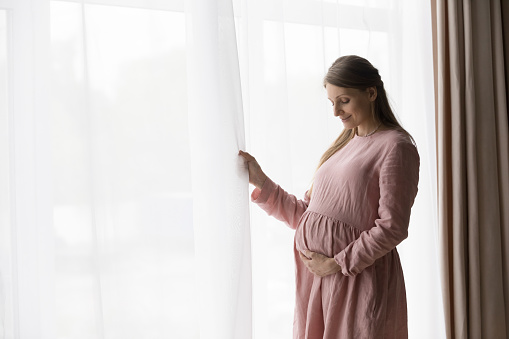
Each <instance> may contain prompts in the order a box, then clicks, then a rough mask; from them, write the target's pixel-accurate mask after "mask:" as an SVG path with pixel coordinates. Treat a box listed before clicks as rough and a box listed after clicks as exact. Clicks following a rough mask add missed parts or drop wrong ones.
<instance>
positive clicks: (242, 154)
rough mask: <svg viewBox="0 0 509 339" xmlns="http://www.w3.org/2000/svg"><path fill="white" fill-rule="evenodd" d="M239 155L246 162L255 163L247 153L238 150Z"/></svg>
mask: <svg viewBox="0 0 509 339" xmlns="http://www.w3.org/2000/svg"><path fill="white" fill-rule="evenodd" d="M239 155H241V156H242V157H243V158H244V159H246V160H247V161H248V162H249V161H253V160H254V161H256V159H255V158H254V157H253V156H252V155H251V154H249V153H248V152H244V151H242V150H239Z"/></svg>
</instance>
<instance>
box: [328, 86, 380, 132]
mask: <svg viewBox="0 0 509 339" xmlns="http://www.w3.org/2000/svg"><path fill="white" fill-rule="evenodd" d="M325 89H326V90H327V97H328V98H329V100H330V101H331V102H332V106H333V111H334V116H337V117H339V118H340V119H341V121H342V122H343V126H344V127H345V128H347V129H351V128H354V127H358V132H359V135H365V134H367V133H369V132H370V131H371V130H372V129H373V128H374V127H376V126H375V124H376V122H375V121H374V119H373V115H372V113H371V109H372V108H371V107H372V103H373V101H374V100H375V99H376V87H369V88H368V89H366V90H364V91H362V90H359V89H355V88H347V87H338V86H334V85H331V84H327V85H326V86H325Z"/></svg>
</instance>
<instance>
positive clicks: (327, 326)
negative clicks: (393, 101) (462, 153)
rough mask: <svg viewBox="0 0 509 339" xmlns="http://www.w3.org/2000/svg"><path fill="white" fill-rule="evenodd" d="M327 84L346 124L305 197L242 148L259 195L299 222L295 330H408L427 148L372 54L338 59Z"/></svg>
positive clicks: (377, 337) (345, 333)
mask: <svg viewBox="0 0 509 339" xmlns="http://www.w3.org/2000/svg"><path fill="white" fill-rule="evenodd" d="M324 86H325V89H326V91H327V96H328V98H329V100H330V101H331V102H332V105H333V111H334V115H335V116H336V117H338V118H340V119H341V122H342V123H343V126H344V129H343V131H342V132H341V134H340V135H339V137H338V138H337V139H336V141H335V142H334V143H333V144H332V145H331V147H330V148H329V149H328V150H327V151H326V152H325V153H324V154H323V156H322V158H321V160H320V163H319V166H318V169H317V171H316V173H315V177H314V181H313V184H312V186H311V188H310V189H309V190H308V191H307V192H306V193H305V194H304V198H303V199H302V200H300V199H297V198H296V197H295V196H293V195H291V194H289V193H287V192H285V191H284V190H283V189H282V188H281V187H280V186H278V185H277V184H276V183H274V182H273V181H272V180H271V179H270V178H268V177H267V176H266V175H265V173H264V172H263V171H262V169H261V168H260V165H259V164H258V163H257V161H256V159H255V158H254V157H253V156H251V155H250V154H249V153H247V152H243V151H240V152H239V154H240V155H241V156H243V157H244V159H245V161H246V162H247V166H248V170H249V182H250V183H251V184H253V185H254V186H255V187H256V188H255V189H254V191H253V192H252V195H251V199H252V201H253V202H255V203H256V204H258V206H260V207H261V208H262V209H263V210H265V211H266V212H267V213H268V214H269V215H272V216H274V217H276V218H277V219H279V220H281V221H284V222H286V223H287V224H288V225H289V226H290V227H291V228H293V229H295V230H296V232H295V249H294V250H295V263H296V306H295V320H294V329H293V332H294V338H298V339H301V338H302V339H319V338H324V339H339V338H341V339H350V338H360V339H368V338H373V339H383V338H386V339H399V338H407V337H408V329H407V308H406V295H405V283H404V279H403V272H402V268H401V262H400V259H399V255H398V252H397V250H396V245H398V244H399V243H400V242H401V241H402V240H403V239H405V238H406V237H407V234H408V223H409V219H410V210H411V207H412V205H413V202H414V198H415V196H416V194H417V183H418V180H419V155H418V153H417V149H416V147H415V143H414V141H413V139H412V137H411V136H410V135H409V134H408V132H406V131H405V130H404V129H403V128H402V127H401V126H400V124H399V123H398V121H397V120H396V118H395V116H394V114H393V112H392V110H391V108H390V105H389V103H388V100H387V95H386V93H385V89H384V85H383V82H382V79H381V78H380V75H379V74H378V70H377V69H376V68H375V67H373V65H371V63H369V61H367V60H366V59H363V58H361V57H358V56H353V55H351V56H343V57H341V58H339V59H337V60H336V61H335V62H334V63H333V64H332V66H331V67H330V68H329V70H328V72H327V74H326V76H325V79H324Z"/></svg>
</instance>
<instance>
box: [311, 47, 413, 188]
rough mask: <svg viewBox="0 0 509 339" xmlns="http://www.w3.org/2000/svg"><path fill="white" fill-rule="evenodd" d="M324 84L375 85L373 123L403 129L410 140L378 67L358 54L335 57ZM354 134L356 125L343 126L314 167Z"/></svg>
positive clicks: (344, 144)
mask: <svg viewBox="0 0 509 339" xmlns="http://www.w3.org/2000/svg"><path fill="white" fill-rule="evenodd" d="M327 84H331V85H334V86H338V87H346V88H355V89H358V90H362V91H365V90H366V89H367V88H369V87H376V90H377V96H376V99H375V102H374V110H373V114H374V116H373V118H374V119H375V122H377V123H380V124H381V125H382V126H384V127H387V128H390V129H396V130H400V131H402V132H404V133H405V134H407V135H408V136H409V137H410V139H411V140H412V142H413V139H412V137H411V136H410V134H409V133H408V132H407V131H405V129H404V128H403V127H401V125H400V124H399V122H398V120H397V119H396V117H395V116H394V113H393V112H392V109H391V106H390V104H389V100H388V99H387V93H386V92H385V88H384V83H383V81H382V78H381V77H380V74H378V69H376V68H375V67H373V65H372V64H371V63H370V62H369V61H368V60H366V59H364V58H361V57H360V56H357V55H345V56H342V57H340V58H338V59H337V60H336V61H334V63H333V64H332V66H331V67H330V68H329V70H328V72H327V74H326V75H325V77H324V79H323V86H324V87H325V86H326V85H327ZM355 134H357V127H355V128H352V129H344V130H343V131H342V132H341V134H339V136H338V138H337V139H336V140H335V141H334V143H332V145H331V146H330V147H329V148H328V149H327V150H326V151H325V153H324V154H323V155H322V157H321V158H320V162H319V163H318V167H317V170H318V168H320V166H322V165H323V163H324V162H326V161H327V160H328V159H329V158H330V157H331V156H332V155H333V154H335V153H336V152H337V151H339V150H340V149H342V148H343V147H345V146H346V145H347V144H348V143H349V142H350V140H352V138H353V137H354V136H355ZM312 188H313V187H312V186H311V188H310V189H309V195H310V196H311V191H312Z"/></svg>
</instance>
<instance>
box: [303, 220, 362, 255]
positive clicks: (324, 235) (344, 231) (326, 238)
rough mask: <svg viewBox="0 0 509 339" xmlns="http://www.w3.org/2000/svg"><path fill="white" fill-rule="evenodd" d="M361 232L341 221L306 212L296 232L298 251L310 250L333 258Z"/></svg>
mask: <svg viewBox="0 0 509 339" xmlns="http://www.w3.org/2000/svg"><path fill="white" fill-rule="evenodd" d="M360 233H361V232H360V231H359V230H358V229H356V228H353V227H351V226H349V225H348V224H345V223H343V222H341V221H339V220H335V219H332V218H330V217H327V216H324V215H322V214H318V213H315V212H310V211H306V213H305V214H304V215H303V216H302V218H301V220H300V223H299V226H298V227H297V230H296V232H295V245H296V248H297V250H298V251H303V250H310V251H313V252H317V253H320V254H323V255H325V256H328V257H333V256H335V255H336V254H338V253H339V252H341V251H342V250H343V249H344V248H345V247H346V246H348V244H350V243H351V242H352V241H354V240H355V239H357V238H358V236H359V235H360Z"/></svg>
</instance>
